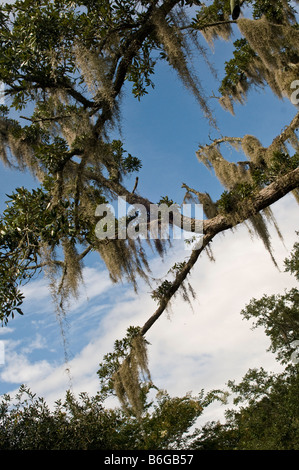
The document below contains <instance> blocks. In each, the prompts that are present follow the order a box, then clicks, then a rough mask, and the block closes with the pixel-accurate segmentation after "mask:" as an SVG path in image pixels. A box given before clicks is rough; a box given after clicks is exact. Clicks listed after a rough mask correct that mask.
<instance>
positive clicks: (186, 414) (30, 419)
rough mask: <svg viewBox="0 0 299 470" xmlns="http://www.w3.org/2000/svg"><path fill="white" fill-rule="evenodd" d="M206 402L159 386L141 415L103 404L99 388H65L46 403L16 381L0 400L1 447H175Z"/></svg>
mask: <svg viewBox="0 0 299 470" xmlns="http://www.w3.org/2000/svg"><path fill="white" fill-rule="evenodd" d="M203 406H205V403H204V400H203V397H202V394H199V396H198V397H192V396H191V395H186V396H184V397H182V398H178V397H174V398H171V397H170V396H169V395H168V394H167V393H166V392H163V391H160V392H159V394H158V398H157V401H156V403H155V404H154V405H153V406H152V407H151V409H150V410H149V409H148V410H147V411H146V413H145V414H144V416H143V417H142V419H141V420H136V418H134V417H130V416H128V415H127V414H126V413H124V412H123V411H122V410H121V409H118V408H116V409H107V408H105V407H104V406H103V397H102V395H101V393H99V394H97V395H96V396H94V397H89V396H88V395H87V394H86V393H82V394H80V397H79V398H78V399H77V398H75V397H74V395H73V394H72V393H71V392H67V394H66V398H65V400H64V402H62V401H58V402H56V404H55V407H54V408H52V409H50V408H49V406H47V404H46V403H45V401H44V400H43V399H42V398H39V397H36V396H35V395H34V394H33V393H32V392H31V391H30V390H29V389H28V388H27V387H25V386H21V387H20V389H19V392H18V394H17V395H16V397H15V399H13V398H12V397H11V396H9V395H5V396H3V397H2V401H1V404H0V449H1V450H107V449H109V450H138V449H142V450H146V449H150V450H154V449H169V448H175V449H176V448H180V447H181V446H183V443H184V433H185V432H186V431H187V430H188V429H189V428H190V427H191V426H192V425H193V423H194V422H195V420H196V418H197V417H198V416H199V415H200V414H201V413H202V410H203Z"/></svg>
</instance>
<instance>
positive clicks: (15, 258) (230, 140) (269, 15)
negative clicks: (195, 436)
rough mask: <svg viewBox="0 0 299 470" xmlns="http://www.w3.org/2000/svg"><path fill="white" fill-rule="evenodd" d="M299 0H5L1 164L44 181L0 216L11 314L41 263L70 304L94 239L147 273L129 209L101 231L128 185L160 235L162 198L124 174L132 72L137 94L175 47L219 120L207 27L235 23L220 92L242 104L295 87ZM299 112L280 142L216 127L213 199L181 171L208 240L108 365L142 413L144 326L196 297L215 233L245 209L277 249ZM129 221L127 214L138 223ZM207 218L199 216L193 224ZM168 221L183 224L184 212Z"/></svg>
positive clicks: (5, 309)
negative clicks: (272, 232)
mask: <svg viewBox="0 0 299 470" xmlns="http://www.w3.org/2000/svg"><path fill="white" fill-rule="evenodd" d="M295 3H297V2H295ZM293 4H294V2H291V1H287V0H279V1H276V2H272V1H261V0H243V1H240V2H230V1H229V0H214V1H211V2H208V4H206V3H203V2H199V1H187V0H183V1H182V0H165V1H159V0H151V1H143V0H142V1H137V0H125V1H111V0H104V1H97V0H85V1H66V2H61V1H59V0H57V1H56V0H53V1H51V0H23V1H22V0H17V1H16V2H14V3H13V4H4V5H2V6H1V8H0V25H1V26H0V28H1V36H0V80H1V81H2V82H3V83H4V85H5V92H4V95H5V103H6V104H5V105H1V119H0V155H1V158H2V161H3V164H5V165H8V166H10V167H12V168H18V169H21V170H22V169H27V168H28V169H29V170H30V171H31V172H32V174H33V175H34V177H36V178H37V179H38V180H39V181H40V185H39V187H38V188H37V189H35V190H33V191H29V190H27V189H25V188H17V189H16V190H15V192H14V193H13V194H12V195H10V201H9V203H8V205H7V208H6V210H5V211H4V213H3V215H2V217H1V220H0V236H1V238H0V243H1V255H0V256H1V264H0V277H1V290H0V302H1V307H0V308H1V310H0V316H1V320H2V322H3V323H7V321H8V320H9V318H10V317H12V316H13V315H14V313H16V312H17V313H20V314H21V313H22V308H21V307H22V302H23V294H22V285H23V284H24V283H25V282H28V281H29V280H30V279H32V278H33V277H34V276H36V275H37V274H38V273H39V272H40V271H43V272H44V273H45V274H46V275H47V276H48V278H49V285H50V288H51V292H52V295H53V297H54V299H55V301H56V305H57V312H58V316H59V315H60V316H61V315H64V313H65V310H66V306H67V300H68V299H69V298H70V296H72V295H76V293H77V291H78V287H79V286H80V283H81V281H82V268H83V263H84V261H85V259H86V258H87V256H88V255H89V254H90V253H91V252H97V253H98V254H99V255H100V257H101V259H102V260H103V261H104V262H105V264H106V266H107V269H108V270H109V273H110V276H111V279H112V280H113V281H114V282H119V281H120V280H122V279H126V280H128V281H129V282H131V283H132V285H133V287H134V288H135V289H136V288H137V285H138V280H139V279H147V278H148V274H149V268H150V266H149V263H148V259H147V257H146V250H145V247H144V241H143V240H141V239H140V238H138V237H136V238H125V239H124V238H122V237H120V236H118V235H119V233H118V224H119V223H120V222H119V220H118V219H115V221H114V222H115V226H116V236H115V238H107V239H105V238H102V239H101V238H99V237H97V236H96V233H95V226H96V223H97V222H98V221H99V220H98V217H97V215H96V207H97V206H98V205H99V204H107V207H108V204H109V203H111V202H113V201H115V199H116V198H117V197H122V198H126V201H127V203H128V204H130V205H134V204H135V205H137V204H139V205H142V206H143V207H144V208H145V209H146V221H145V224H146V230H147V233H148V234H149V235H150V229H151V220H150V206H151V204H152V201H150V200H149V199H148V198H147V196H146V194H140V193H139V191H138V184H137V182H138V180H137V179H136V184H135V187H134V188H133V190H132V188H131V187H128V186H127V179H126V177H127V176H128V175H129V174H131V173H134V172H138V170H139V169H140V167H141V164H142V161H141V160H140V159H139V158H137V157H135V156H133V155H131V154H130V153H129V152H127V151H126V150H125V149H124V145H123V143H122V141H121V139H115V138H113V137H112V136H113V135H114V134H113V130H114V129H115V126H116V125H117V122H118V119H119V115H120V114H119V111H120V109H121V94H122V90H123V88H124V86H125V84H127V83H128V82H129V83H131V85H132V93H133V94H134V96H135V97H136V98H137V99H142V96H143V95H144V94H146V93H147V92H148V91H149V89H150V87H151V86H153V85H154V80H155V66H156V64H157V62H158V61H166V62H167V63H168V64H169V66H170V67H171V68H172V69H173V70H174V71H175V72H176V73H177V75H178V77H179V78H180V80H181V81H182V83H183V84H184V86H185V87H186V88H187V89H188V90H189V91H190V92H191V93H192V94H193V96H194V99H195V100H196V101H197V102H198V104H199V106H200V107H201V110H202V113H203V115H204V116H205V118H206V119H207V120H208V122H209V124H210V126H211V127H213V128H214V129H217V122H216V120H215V117H214V115H213V113H212V111H211V109H210V106H209V100H207V98H206V97H205V93H204V91H203V89H202V86H201V81H200V78H201V70H197V69H196V67H194V66H192V61H191V56H190V48H197V51H198V53H199V54H201V55H204V56H205V49H204V48H203V46H202V43H201V39H202V38H204V40H206V41H207V42H208V43H210V44H211V43H213V42H215V40H216V39H219V38H220V39H223V40H228V39H230V38H232V34H233V32H235V31H237V32H238V34H239V37H238V39H237V40H236V41H235V42H234V51H233V56H232V58H231V59H230V60H229V61H227V62H226V63H225V64H223V67H224V71H225V76H224V78H223V80H222V82H221V83H220V85H219V97H218V98H217V99H218V100H219V103H220V104H221V105H222V106H223V107H224V108H225V109H227V110H228V112H232V113H233V112H234V106H235V104H236V103H241V104H244V102H245V100H246V97H247V94H248V92H249V90H250V89H251V88H252V87H253V86H255V87H256V86H257V87H265V86H269V87H270V88H271V89H272V91H273V93H274V94H275V95H276V96H278V97H280V98H281V97H289V98H290V99H291V93H290V90H292V86H293V83H294V81H296V79H297V77H298V71H299V70H298V69H299V46H298V44H299V41H298V34H299V33H298V25H297V19H296V11H295V9H294V6H293ZM239 10H240V11H239ZM205 59H206V56H205ZM298 125H299V114H295V116H294V117H293V119H292V120H291V122H288V123H286V125H285V127H284V129H283V131H282V132H281V133H280V134H279V135H277V136H276V137H275V138H274V139H273V141H272V143H271V144H270V145H269V146H268V147H264V146H263V144H262V143H261V142H260V141H259V140H258V139H257V138H256V137H255V136H251V135H247V134H245V135H244V136H243V137H240V136H234V135H233V136H222V135H221V133H220V132H219V137H218V138H216V139H215V140H213V141H212V142H208V139H207V143H206V144H205V145H202V146H200V147H199V148H198V150H197V157H198V160H199V162H200V163H203V164H204V165H206V166H207V167H209V168H211V169H213V171H214V173H215V176H216V177H217V178H218V179H219V181H220V183H221V185H222V186H223V194H222V196H221V197H220V198H219V200H217V201H214V200H213V199H212V197H211V195H209V194H207V193H203V192H201V188H192V187H190V186H189V185H188V184H187V183H183V187H184V188H185V190H186V196H185V200H192V199H193V200H195V201H197V202H199V203H201V204H203V208H204V212H205V218H204V220H203V223H202V228H203V236H202V240H201V241H202V243H201V244H200V246H197V247H195V249H193V250H192V251H191V254H190V257H189V259H188V260H187V261H185V262H183V263H180V262H178V263H177V264H176V265H175V266H174V268H173V270H172V278H171V279H168V280H167V281H164V282H163V283H162V284H161V285H160V286H158V287H157V289H155V290H154V291H153V294H152V295H153V297H154V298H155V299H156V300H157V302H158V306H157V309H156V311H155V312H153V313H152V315H149V318H148V320H147V321H146V322H145V324H144V325H143V326H141V327H138V328H137V327H136V328H135V330H134V331H135V333H134V334H133V335H131V336H130V334H131V333H132V331H131V330H130V334H129V336H128V338H130V341H128V338H127V340H126V341H127V343H126V344H127V349H123V362H122V363H119V362H118V361H115V364H114V367H112V366H111V370H110V372H111V381H112V384H113V386H114V388H115V389H116V391H117V393H118V396H119V397H120V399H121V400H122V401H123V403H127V401H129V402H130V403H131V405H132V404H133V408H134V410H135V413H136V414H140V411H141V408H140V406H141V405H140V396H141V395H142V394H141V391H140V390H141V389H140V386H139V385H138V383H139V376H140V371H143V372H144V373H145V374H147V375H148V377H149V371H148V369H147V363H146V339H145V335H146V333H147V331H148V330H149V329H150V328H151V327H152V325H153V324H154V323H155V322H156V321H157V320H158V319H159V317H160V316H161V315H162V314H163V313H164V312H165V310H166V308H167V307H168V305H169V303H170V302H171V301H172V300H173V298H174V296H175V295H176V293H177V292H182V294H183V297H184V298H186V299H187V298H188V296H189V295H194V292H193V291H192V286H189V284H188V276H189V274H190V272H191V270H192V268H193V266H194V265H195V263H196V262H197V261H198V260H199V258H200V255H201V253H202V252H203V251H204V250H209V249H210V243H211V241H212V240H213V238H214V237H215V236H217V235H218V234H219V233H223V232H225V231H226V230H228V229H231V228H233V227H237V226H238V225H239V224H243V223H244V224H246V225H247V226H248V228H249V230H251V231H252V230H253V231H255V232H256V233H257V234H258V236H260V237H261V238H262V240H263V242H264V245H265V247H266V249H267V250H268V251H269V252H270V254H271V256H272V258H273V261H274V262H275V259H274V257H273V255H272V252H271V241H270V236H269V231H268V224H269V223H273V224H274V226H275V227H276V228H277V231H278V233H279V234H280V231H279V227H277V224H276V221H275V218H274V216H273V213H272V211H271V205H272V204H273V203H274V202H276V201H278V200H279V199H281V198H282V197H284V196H285V195H286V194H289V193H291V194H293V196H294V197H295V198H296V199H297V201H298V200H299V192H298V183H299V169H298V159H299V156H298V155H299V154H298V139H297V134H296V131H297V128H298ZM245 132H246V130H245ZM227 145H229V146H232V147H233V148H237V149H238V150H239V151H240V153H241V154H242V158H243V159H242V161H230V160H227V158H226V157H225V151H224V149H225V146H227ZM168 202H169V201H168ZM130 222H132V218H131V217H128V219H127V220H126V223H128V224H129V223H130ZM180 222H182V220H180ZM196 222H197V221H196V220H195V219H192V220H191V221H190V231H191V232H193V233H194V234H196V232H197V231H198V225H197V223H196ZM158 223H159V220H158ZM170 223H171V224H177V225H180V224H179V223H178V221H177V219H176V218H174V217H173V218H172V219H171V220H170ZM180 226H181V225H180ZM107 229H108V227H107ZM200 234H201V229H200ZM146 241H147V242H148V243H151V244H152V245H153V248H154V249H155V250H156V251H157V253H159V254H163V253H165V252H166V251H167V242H166V241H165V240H164V239H163V238H161V237H160V238H155V239H153V240H151V239H150V236H148V239H147V240H146Z"/></svg>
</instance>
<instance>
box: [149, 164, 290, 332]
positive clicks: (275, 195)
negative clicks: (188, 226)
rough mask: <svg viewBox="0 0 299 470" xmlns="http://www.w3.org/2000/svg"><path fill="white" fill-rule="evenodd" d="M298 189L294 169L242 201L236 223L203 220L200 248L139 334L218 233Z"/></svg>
mask: <svg viewBox="0 0 299 470" xmlns="http://www.w3.org/2000/svg"><path fill="white" fill-rule="evenodd" d="M298 187H299V168H296V169H295V170H293V171H291V172H289V173H287V174H286V175H284V176H281V177H280V178H279V179H278V180H277V181H274V182H273V183H271V184H270V185H269V186H267V187H266V188H263V189H262V190H261V191H259V192H258V193H257V194H256V195H254V196H253V197H252V199H251V201H250V204H248V201H244V211H243V215H242V218H240V219H239V220H238V221H237V222H232V217H231V216H230V215H217V216H216V217H213V218H212V219H209V220H205V221H204V222H203V229H204V230H203V231H204V237H203V241H202V245H201V247H200V248H199V249H197V250H193V251H192V253H191V255H190V258H189V260H188V262H187V263H186V265H185V266H184V267H183V269H182V270H181V271H180V272H179V273H178V274H177V275H176V278H175V280H174V281H173V283H172V286H171V288H170V289H169V291H168V293H167V296H165V298H164V299H163V300H162V301H161V303H160V305H159V307H158V308H157V310H156V311H155V312H154V314H153V315H152V316H151V317H150V318H149V319H148V320H147V321H146V322H145V324H144V325H143V327H142V328H141V334H142V335H145V334H146V333H147V331H148V330H149V329H150V328H151V327H152V326H153V324H154V323H155V322H156V321H157V320H158V318H159V317H160V316H161V315H162V313H163V312H164V311H165V309H166V308H167V306H168V304H169V301H170V300H171V298H172V297H173V296H174V294H175V293H176V292H177V291H178V289H179V288H180V286H181V285H182V282H183V281H184V280H185V279H186V277H187V275H188V274H189V273H190V271H191V270H192V268H193V266H194V265H195V263H196V261H197V260H198V258H199V255H200V254H201V253H202V251H203V250H204V249H205V247H206V246H207V245H208V244H209V243H210V241H211V240H212V239H213V238H214V237H215V236H216V235H217V234H218V233H222V232H224V231H225V230H228V229H230V228H232V227H233V226H236V225H238V224H240V223H242V222H244V221H245V220H247V219H248V218H249V217H251V216H253V215H255V214H257V213H258V212H260V211H261V210H263V209H266V208H267V207H269V206H270V205H272V204H273V203H274V202H277V201H278V200H279V199H281V198H282V197H283V196H285V195H286V194H288V193H289V192H291V191H293V190H294V189H296V188H298Z"/></svg>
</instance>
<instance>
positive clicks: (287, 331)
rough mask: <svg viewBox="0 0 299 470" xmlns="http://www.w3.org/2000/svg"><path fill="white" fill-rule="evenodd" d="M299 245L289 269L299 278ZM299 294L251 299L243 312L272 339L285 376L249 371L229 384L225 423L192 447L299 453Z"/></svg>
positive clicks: (204, 432)
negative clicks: (297, 347)
mask: <svg viewBox="0 0 299 470" xmlns="http://www.w3.org/2000/svg"><path fill="white" fill-rule="evenodd" d="M297 263H298V243H296V244H295V246H294V250H293V252H292V254H291V256H290V257H289V258H287V259H286V260H285V265H286V269H290V270H291V272H292V274H294V275H295V276H297V269H296V266H297V265H298V264H297ZM298 294H299V292H298V289H297V288H293V289H291V290H290V291H288V292H286V293H285V294H283V295H272V296H263V297H262V298H261V299H259V300H256V299H253V300H252V301H251V302H250V304H249V305H247V306H246V307H245V309H244V310H243V311H242V312H241V313H242V315H243V317H244V318H245V319H247V320H251V319H254V321H255V323H254V325H253V327H254V328H257V327H258V326H261V327H263V328H264V330H265V333H266V335H267V336H268V337H269V339H270V342H271V346H270V350H271V351H272V352H275V353H277V355H276V357H277V360H279V361H280V362H281V363H282V364H284V365H285V370H284V371H283V372H281V373H277V374H274V373H268V372H267V371H266V370H265V369H263V368H260V369H249V370H248V372H247V373H246V374H245V376H244V377H243V379H242V381H241V382H240V383H238V384H236V382H235V381H233V380H230V381H228V383H227V386H228V390H229V393H230V395H231V396H232V397H233V404H234V405H236V408H233V409H228V410H227V411H226V413H225V415H226V421H225V423H223V424H220V423H219V422H212V423H206V424H205V425H204V426H203V427H202V429H200V430H197V433H196V437H195V439H194V441H193V444H192V445H193V446H194V448H197V449H215V450H298V449H299V447H298V442H299V440H298V438H299V406H298V392H299V373H298V372H299V367H298V363H296V362H294V361H293V356H292V353H293V352H294V348H293V347H292V344H291V343H292V341H293V340H297V339H298V337H299V310H298V306H299V302H298Z"/></svg>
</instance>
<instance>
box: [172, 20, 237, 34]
mask: <svg viewBox="0 0 299 470" xmlns="http://www.w3.org/2000/svg"><path fill="white" fill-rule="evenodd" d="M231 23H237V21H236V20H226V21H215V22H214V23H208V24H204V25H202V26H200V25H196V24H189V25H187V26H182V27H181V28H180V29H181V30H184V29H191V28H192V29H194V30H197V31H201V30H202V29H205V28H211V27H213V26H219V25H223V24H231Z"/></svg>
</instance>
